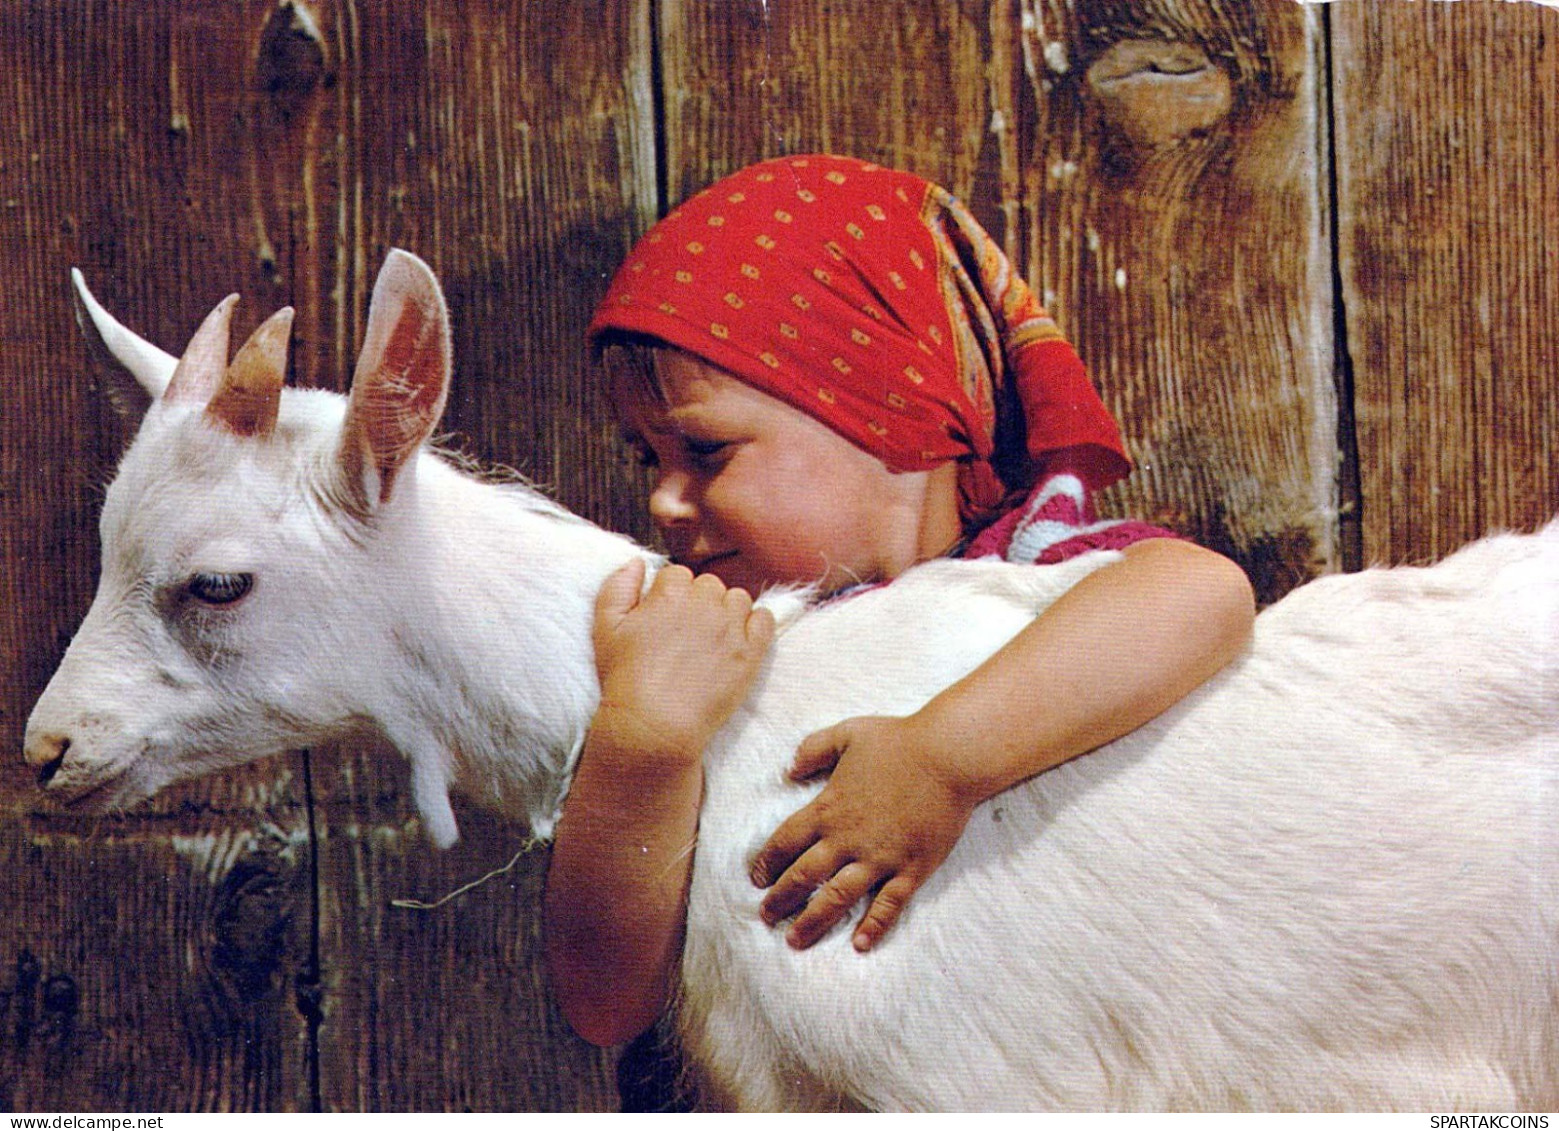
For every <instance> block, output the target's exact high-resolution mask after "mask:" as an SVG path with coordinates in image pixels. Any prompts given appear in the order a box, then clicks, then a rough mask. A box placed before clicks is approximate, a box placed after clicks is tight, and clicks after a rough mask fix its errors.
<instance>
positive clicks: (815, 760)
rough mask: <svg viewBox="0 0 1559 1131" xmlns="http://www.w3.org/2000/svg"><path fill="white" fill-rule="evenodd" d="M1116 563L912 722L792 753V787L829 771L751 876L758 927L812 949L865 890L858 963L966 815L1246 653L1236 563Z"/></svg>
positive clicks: (843, 733) (1165, 542) (1134, 555)
mask: <svg viewBox="0 0 1559 1131" xmlns="http://www.w3.org/2000/svg"><path fill="white" fill-rule="evenodd" d="M1122 553H1123V558H1122V560H1121V561H1120V562H1118V563H1116V564H1114V565H1110V566H1106V567H1105V568H1103V569H1101V570H1099V571H1097V572H1095V573H1092V574H1090V575H1088V576H1087V577H1086V578H1084V579H1083V580H1082V581H1081V582H1080V583H1078V584H1077V585H1076V586H1075V587H1074V588H1072V589H1071V590H1069V591H1068V592H1067V593H1066V594H1065V595H1064V596H1063V597H1062V598H1061V599H1060V600H1058V601H1057V602H1056V603H1055V604H1054V605H1052V606H1051V607H1050V608H1049V609H1047V610H1046V611H1045V612H1044V613H1043V614H1042V615H1041V616H1040V617H1039V618H1038V619H1037V620H1035V621H1034V623H1033V624H1031V625H1029V626H1028V627H1027V628H1025V629H1024V630H1023V631H1022V632H1020V633H1019V634H1018V636H1017V637H1015V638H1014V639H1013V640H1012V641H1011V642H1010V643H1008V644H1007V645H1006V647H1004V648H1003V649H1002V650H1001V651H999V652H998V653H997V654H996V655H995V656H993V657H992V658H991V659H990V660H988V661H987V662H986V663H985V664H984V665H982V666H981V667H980V668H978V669H976V670H975V671H974V672H973V673H971V674H970V675H969V676H968V677H966V678H965V679H963V680H961V681H960V682H958V683H956V684H954V685H953V686H952V687H951V688H949V689H948V690H947V691H945V692H943V693H942V694H941V695H938V696H937V697H936V698H935V699H933V700H932V701H931V702H930V703H928V704H927V705H926V706H925V707H924V708H922V709H921V710H920V711H919V712H917V713H916V714H914V715H911V716H909V717H907V718H884V717H868V718H857V719H850V720H847V721H845V722H843V723H840V724H839V725H838V726H834V727H830V728H829V729H827V730H824V731H819V732H818V733H817V734H814V735H812V736H811V737H809V738H808V739H806V740H805V741H804V742H803V743H802V745H801V749H800V751H799V753H798V755H797V759H796V764H795V767H794V769H793V771H792V773H793V776H795V777H797V778H805V777H808V776H814V775H816V774H820V773H823V772H825V771H827V770H829V769H830V768H831V769H832V771H833V773H832V775H831V777H830V779H829V782H828V784H827V785H826V786H825V787H824V789H823V791H822V793H820V794H819V795H818V796H817V798H815V799H814V800H813V801H812V803H811V804H810V805H808V806H806V807H805V808H803V809H801V810H800V811H799V812H797V813H796V814H794V815H793V816H791V817H790V818H789V819H788V820H787V821H785V823H784V824H782V825H781V826H780V827H779V829H778V830H776V831H775V833H774V835H773V836H772V837H770V838H769V841H768V843H767V844H766V845H764V847H763V848H762V849H761V850H760V851H759V853H758V855H757V857H756V858H755V860H754V864H753V869H752V876H753V882H754V883H755V884H757V885H758V886H759V887H768V886H770V885H771V884H772V885H773V890H772V891H770V893H769V894H768V896H767V897H765V899H764V902H763V909H762V911H763V917H764V919H765V920H766V921H767V922H769V923H770V924H774V923H778V922H780V921H781V920H783V919H785V918H786V917H787V916H790V915H793V914H794V915H796V918H795V921H794V922H793V923H792V924H791V926H790V929H789V932H788V934H787V938H788V939H789V941H790V942H791V943H792V945H794V946H798V947H805V946H810V945H811V944H812V943H814V942H816V941H817V940H818V939H819V938H821V937H822V936H823V935H824V933H826V932H827V931H828V930H829V928H831V927H832V926H833V925H834V924H835V923H838V922H839V921H840V920H842V919H843V918H844V917H845V916H846V915H848V914H849V912H850V909H851V908H852V907H853V906H854V905H855V904H856V902H857V901H858V900H860V899H861V897H863V896H865V895H867V894H869V893H871V892H872V891H874V890H875V891H876V895H875V897H874V898H873V899H872V901H871V904H870V906H869V907H868V909H867V911H866V914H865V915H864V917H863V918H862V920H861V922H860V924H859V925H858V926H857V927H856V930H855V934H854V936H853V942H854V945H855V946H856V948H857V949H859V950H866V949H868V948H869V947H870V946H871V945H872V944H873V943H875V942H876V941H877V939H879V938H880V937H881V936H882V934H883V932H885V931H886V930H887V929H888V928H889V927H890V926H892V925H893V923H894V921H895V920H897V918H898V917H899V914H900V913H901V912H902V911H903V909H904V906H905V904H906V902H907V901H908V900H909V898H910V896H911V895H912V894H913V893H914V892H915V890H916V889H917V888H918V887H919V886H920V885H921V884H922V883H924V882H925V880H926V879H927V877H929V876H930V875H931V873H932V872H934V871H935V870H936V869H937V867H939V866H940V865H941V863H942V861H943V860H944V859H945V858H946V857H947V854H948V853H949V852H951V851H952V848H953V845H954V843H956V841H957V840H958V837H959V834H960V833H961V832H962V831H963V828H964V825H965V823H966V822H967V821H968V819H969V815H970V813H971V812H972V811H973V809H974V807H975V806H976V805H977V804H979V803H980V802H981V801H983V800H985V799H986V798H988V797H991V796H992V795H994V794H996V793H999V792H1001V791H1002V790H1004V789H1006V788H1008V787H1009V786H1011V785H1014V784H1016V783H1017V782H1020V781H1022V780H1023V779H1025V778H1028V777H1031V776H1033V775H1034V774H1037V773H1039V772H1041V771H1042V770H1048V769H1050V768H1051V767H1053V766H1057V765H1059V764H1061V763H1062V762H1065V761H1067V760H1068V759H1070V758H1073V757H1075V756H1076V755H1078V754H1082V753H1084V752H1085V751H1089V750H1092V749H1094V748H1095V747H1097V746H1101V745H1103V744H1104V743H1106V742H1109V741H1110V740H1112V739H1115V738H1118V737H1120V736H1121V735H1123V734H1125V733H1127V732H1128V731H1131V730H1134V729H1135V728H1136V727H1138V726H1140V725H1142V724H1143V723H1145V722H1147V721H1148V720H1149V719H1151V718H1153V716H1155V715H1157V714H1158V713H1159V712H1161V711H1163V710H1165V709H1166V708H1167V707H1169V706H1171V705H1172V704H1174V703H1175V702H1177V701H1178V700H1179V699H1181V698H1182V697H1183V696H1185V695H1186V694H1187V693H1189V692H1190V691H1191V690H1193V689H1194V688H1195V687H1196V686H1197V685H1198V684H1200V683H1202V681H1204V680H1205V679H1207V678H1208V677H1209V676H1211V675H1212V674H1213V673H1215V672H1216V671H1218V670H1219V669H1220V668H1222V667H1223V666H1224V665H1225V664H1227V663H1228V662H1229V661H1230V660H1231V659H1233V658H1234V657H1235V656H1236V655H1237V654H1238V653H1239V651H1240V649H1241V648H1243V647H1244V645H1245V642H1246V640H1247V639H1248V637H1249V635H1250V631H1251V623H1252V621H1253V619H1254V601H1253V599H1252V593H1251V588H1250V583H1249V581H1248V580H1247V579H1246V577H1245V574H1244V573H1243V572H1242V571H1241V570H1240V568H1239V567H1238V566H1237V565H1235V564H1234V563H1233V562H1231V561H1229V560H1228V559H1227V558H1224V557H1222V556H1220V555H1218V554H1215V553H1212V552H1211V551H1209V550H1204V549H1201V548H1200V547H1197V546H1195V545H1193V544H1191V543H1189V542H1181V541H1176V540H1173V539H1154V540H1151V541H1145V542H1138V543H1135V544H1133V545H1131V546H1129V547H1127V548H1126V549H1125V550H1124V551H1122ZM782 873H783V874H782ZM814 891H815V892H816V895H813V892H814ZM809 896H810V897H811V899H810V902H809V900H808V897H809ZM798 912H799V914H797V913H798Z"/></svg>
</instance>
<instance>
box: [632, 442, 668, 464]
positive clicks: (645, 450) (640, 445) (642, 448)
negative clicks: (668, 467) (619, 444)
mask: <svg viewBox="0 0 1559 1131" xmlns="http://www.w3.org/2000/svg"><path fill="white" fill-rule="evenodd" d="M627 445H628V450H629V451H630V452H632V453H633V460H634V462H635V463H637V464H638V465H639V466H640V467H654V466H655V465H656V464H657V463H659V462H660V461H659V460H657V459H656V458H655V449H654V448H652V447H650V446H649V445H648V444H646V443H644V442H643V441H641V440H628V441H627Z"/></svg>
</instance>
